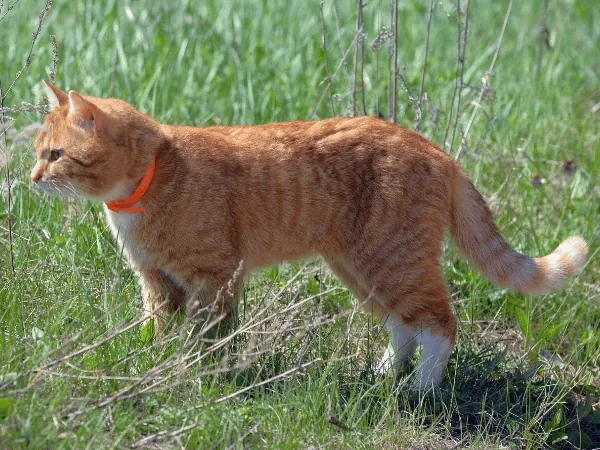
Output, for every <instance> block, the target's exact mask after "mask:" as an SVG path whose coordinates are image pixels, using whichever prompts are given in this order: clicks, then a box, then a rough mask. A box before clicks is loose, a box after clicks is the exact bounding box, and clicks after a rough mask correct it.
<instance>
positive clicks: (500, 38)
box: [454, 0, 513, 160]
mask: <svg viewBox="0 0 600 450" xmlns="http://www.w3.org/2000/svg"><path fill="white" fill-rule="evenodd" d="M512 5H513V0H510V2H509V3H508V7H507V8H506V14H505V15H504V23H503V24H502V30H501V31H500V36H498V43H497V44H496V51H495V52H494V57H493V59H492V62H491V64H490V68H489V69H488V71H487V72H486V73H485V74H484V76H483V79H482V86H481V90H480V91H479V97H478V99H477V102H476V103H475V105H474V108H473V112H472V113H471V118H470V119H469V122H468V124H467V127H466V128H465V132H464V135H463V138H462V140H461V143H460V147H458V151H457V152H456V155H455V156H454V158H455V159H457V160H458V158H460V155H461V153H462V150H463V147H464V146H465V145H466V140H467V137H468V135H469V131H471V127H472V126H473V122H474V121H475V116H476V115H477V111H478V110H479V107H480V104H481V100H482V99H483V96H484V94H485V93H486V91H487V90H488V89H489V80H490V76H491V74H492V72H493V70H494V67H495V66H496V61H497V59H498V55H499V54H500V48H501V47H502V41H503V39H504V32H505V31H506V25H507V24H508V18H509V17H510V11H511V10H512Z"/></svg>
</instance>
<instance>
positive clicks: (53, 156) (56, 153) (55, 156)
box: [48, 148, 63, 162]
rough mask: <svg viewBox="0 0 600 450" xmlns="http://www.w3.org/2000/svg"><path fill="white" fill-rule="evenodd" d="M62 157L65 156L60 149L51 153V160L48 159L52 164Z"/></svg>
mask: <svg viewBox="0 0 600 450" xmlns="http://www.w3.org/2000/svg"><path fill="white" fill-rule="evenodd" d="M62 155H63V151H62V150H61V149H58V148H57V149H54V150H52V151H51V152H50V158H48V161H50V162H54V161H58V160H59V159H60V157H61V156H62Z"/></svg>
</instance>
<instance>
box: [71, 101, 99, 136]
mask: <svg viewBox="0 0 600 450" xmlns="http://www.w3.org/2000/svg"><path fill="white" fill-rule="evenodd" d="M68 117H69V119H70V120H71V121H73V122H74V123H76V124H77V125H79V126H80V127H81V128H84V129H86V130H90V131H92V132H96V133H98V132H100V131H102V130H103V129H104V125H105V116H104V113H103V112H102V111H100V109H99V108H98V107H97V106H96V105H94V104H93V103H92V102H90V101H88V100H86V99H85V98H83V97H82V96H81V95H79V94H78V93H77V92H75V91H69V116H68Z"/></svg>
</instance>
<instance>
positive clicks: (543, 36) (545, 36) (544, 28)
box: [535, 0, 551, 80]
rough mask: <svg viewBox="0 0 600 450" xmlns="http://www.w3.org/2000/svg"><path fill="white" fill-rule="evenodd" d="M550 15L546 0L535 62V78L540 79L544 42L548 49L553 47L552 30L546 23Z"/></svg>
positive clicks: (546, 0) (545, 0)
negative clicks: (551, 44) (551, 41)
mask: <svg viewBox="0 0 600 450" xmlns="http://www.w3.org/2000/svg"><path fill="white" fill-rule="evenodd" d="M547 17H548V0H544V7H543V10H542V20H541V23H540V39H539V41H538V49H537V61H536V64H535V79H536V80H539V79H540V72H541V70H542V55H543V53H544V44H545V45H546V47H548V50H550V49H551V46H550V31H549V30H548V25H547V24H546V18H547Z"/></svg>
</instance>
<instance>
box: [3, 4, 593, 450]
mask: <svg viewBox="0 0 600 450" xmlns="http://www.w3.org/2000/svg"><path fill="white" fill-rule="evenodd" d="M394 17H396V18H397V19H394ZM599 49H600V4H597V2H595V1H591V0H590V1H586V0H540V1H535V2H534V1H522V0H521V1H513V0H502V1H484V0H478V1H475V0H473V1H469V0H448V1H446V0H442V1H438V0H435V1H431V2H430V1H428V0H420V1H417V0H363V1H360V0H358V1H354V2H349V1H340V0H323V1H319V0H305V1H275V0H272V1H261V0H222V1H217V0H206V1H190V0H183V1H178V2H173V1H168V0H156V1H152V2H150V1H147V2H132V1H117V0H99V1H92V0H71V1H65V0H55V1H54V2H53V3H52V2H44V1H43V0H20V1H18V0H17V1H15V0H4V1H3V2H2V1H0V55H1V56H0V81H1V90H2V104H3V107H2V111H1V112H0V133H1V135H0V149H1V150H2V152H1V153H0V162H1V165H2V176H1V183H0V192H1V193H2V195H1V198H0V261H1V264H0V271H1V272H0V281H1V282H0V448H6V449H20V448H23V449H49V448H69V449H70V448H77V449H79V448H90V449H104V448H152V449H154V448H156V449H158V448H161V449H162V448H200V449H227V448H231V449H254V448H268V449H317V448H319V449H320V448H323V449H372V448H374V449H415V450H416V449H459V448H460V449H463V448H474V449H475V448H477V449H479V448H481V449H497V448H502V449H539V448H553V449H567V448H586V449H592V448H600V278H599V275H598V274H599V272H598V270H599V268H600V257H598V248H599V247H598V236H599V223H600V221H599V213H600V203H599V197H600V187H599V181H600V51H599ZM42 79H47V80H54V82H55V83H56V84H57V85H58V86H59V87H60V88H61V89H63V90H69V89H73V90H76V91H78V92H81V93H83V94H88V95H94V96H101V97H117V98H121V99H124V100H126V101H128V102H130V103H131V104H133V105H134V106H135V107H137V108H138V109H140V110H141V111H143V112H146V113H148V114H150V115H152V116H153V117H155V118H156V119H157V120H159V121H161V122H165V123H171V124H181V125H184V124H185V125H193V126H209V125H215V124H222V125H230V124H263V123H268V122H277V121H287V120H304V119H319V118H327V117H332V116H340V115H364V114H367V115H373V116H377V115H379V116H382V117H383V118H384V119H385V120H390V121H394V120H395V121H396V122H397V123H398V124H400V125H402V126H404V127H406V128H409V129H413V130H417V131H418V132H419V133H421V134H422V135H424V136H425V137H427V138H428V139H430V140H432V141H433V142H435V143H436V144H437V145H439V146H440V147H441V148H443V149H444V150H445V151H447V152H448V153H450V154H451V155H452V156H454V157H457V158H459V160H460V162H461V163H462V164H463V165H464V166H465V169H466V171H467V172H468V173H469V174H470V175H471V177H472V178H473V180H474V182H475V184H476V186H477V187H478V189H479V190H480V191H481V192H482V194H483V195H484V196H485V198H486V199H487V201H488V203H489V205H490V207H491V209H492V210H493V212H494V214H495V217H496V221H497V223H498V226H499V228H500V229H501V231H502V233H503V234H504V235H505V237H506V238H507V240H508V241H509V242H510V243H511V245H512V246H513V247H515V248H516V249H517V250H519V251H520V252H523V253H526V254H530V255H533V256H541V255H545V254H548V253H549V252H550V251H552V250H553V249H554V248H555V247H556V246H557V245H558V244H559V243H560V241H562V240H563V239H564V238H566V237H568V236H570V235H581V236H583V237H584V238H585V239H586V240H587V241H588V242H589V244H590V256H589V261H588V263H587V264H586V266H585V268H584V270H583V272H582V274H581V275H580V276H578V277H576V278H574V279H572V280H570V281H569V282H568V284H567V286H566V287H565V289H563V290H561V291H560V292H556V293H553V294H550V295H545V296H542V297H536V298H529V297H523V296H520V295H517V294H513V293H509V292H507V291H504V290H502V289H499V288H496V287H494V286H492V285H491V284H490V283H489V282H487V281H486V280H485V279H484V278H482V277H481V276H480V275H479V274H477V273H476V272H475V271H474V270H473V269H472V268H471V267H470V266H469V264H468V263H467V262H465V261H464V260H462V259H460V258H459V256H458V253H457V252H456V251H455V249H454V247H453V246H452V244H451V243H450V242H448V245H447V246H446V247H445V249H444V258H443V268H444V272H445V275H446V278H447V280H448V284H449V289H450V292H451V294H452V299H453V308H454V310H455V312H456V314H457V315H458V317H459V319H460V325H459V336H458V339H457V347H456V349H455V350H454V352H453V354H452V356H451V359H450V363H449V365H448V369H447V373H446V377H445V381H444V383H443V384H442V385H441V387H440V389H438V390H435V391H430V392H427V393H421V394H416V393H411V392H409V390H408V389H407V383H408V382H409V381H410V377H411V375H412V372H413V371H414V369H415V368H416V361H412V362H411V363H410V364H409V365H408V366H407V367H406V368H404V369H403V372H402V373H401V374H400V377H399V378H398V379H397V380H396V379H394V377H393V376H392V375H386V374H380V373H378V372H377V370H376V364H377V361H378V358H380V357H381V355H382V354H383V351H384V349H385V345H386V342H387V336H386V333H385V330H383V329H382V326H381V323H379V322H378V321H377V320H376V319H374V318H372V317H370V316H369V315H368V314H367V313H365V312H363V311H361V309H360V307H359V306H358V305H356V302H355V301H354V299H353V298H352V296H351V294H350V293H349V292H348V290H347V289H346V288H344V286H343V285H342V284H341V283H340V282H339V281H338V280H337V279H335V278H334V277H333V276H332V275H331V273H330V271H329V270H328V268H327V266H326V265H325V264H324V263H323V262H322V261H320V260H319V259H314V260H305V261H298V262H294V263H289V264H284V265H281V266H279V267H273V268H269V269H266V270H263V271H261V272H259V273H256V274H254V275H253V276H252V277H251V278H249V279H247V280H246V282H245V289H244V294H243V296H242V298H241V299H240V302H241V307H240V310H239V314H238V317H237V319H236V322H237V325H236V327H235V328H234V329H233V330H232V331H231V333H230V335H229V336H227V337H226V338H224V339H221V340H216V341H215V340H212V339H210V338H209V335H208V334H206V333H204V331H203V329H200V326H199V325H198V324H194V323H191V322H190V321H189V320H186V317H185V315H184V314H181V315H180V316H179V317H178V318H177V320H178V323H177V327H175V330H174V331H173V332H172V333H170V334H169V335H167V336H165V337H164V338H162V339H160V340H157V339H155V338H154V335H153V329H152V323H149V324H143V323H142V322H141V321H140V320H139V319H140V314H141V294H140V291H139V288H138V285H137V279H136V277H135V275H134V274H133V272H132V271H131V270H130V269H128V268H127V266H126V264H125V263H124V261H123V258H122V248H120V247H119V245H118V244H117V243H116V242H115V241H114V240H113V238H112V236H111V235H110V233H109V231H108V230H107V225H106V223H105V221H104V217H103V214H104V213H103V211H102V208H101V206H100V205H98V204H94V203H92V202H88V201H86V200H83V199H68V200H65V199H56V198H50V197H47V196H46V195H44V194H43V193H42V192H41V190H39V189H37V188H36V186H35V185H34V183H32V182H31V180H30V178H29V172H30V170H31V168H32V167H33V164H34V161H35V157H34V150H33V139H34V138H35V133H36V124H39V123H40V122H41V120H42V118H43V116H42V114H41V111H43V110H44V108H45V103H44V90H43V87H42V83H41V81H42ZM199 195H201V193H199Z"/></svg>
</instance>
